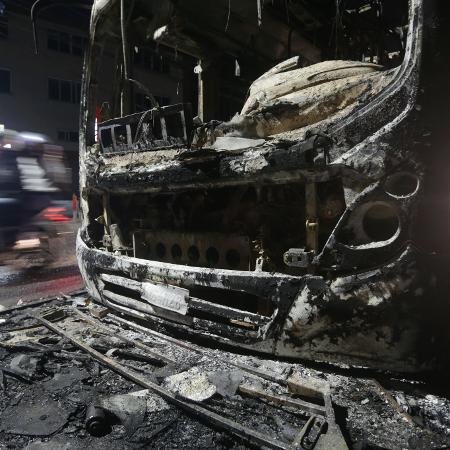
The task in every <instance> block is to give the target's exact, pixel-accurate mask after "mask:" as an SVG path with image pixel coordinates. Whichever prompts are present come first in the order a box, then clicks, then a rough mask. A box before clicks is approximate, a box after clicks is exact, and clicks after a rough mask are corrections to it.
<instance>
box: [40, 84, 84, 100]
mask: <svg viewBox="0 0 450 450" xmlns="http://www.w3.org/2000/svg"><path fill="white" fill-rule="evenodd" d="M48 98H49V99H50V100H59V101H61V102H66V103H80V100H81V83H77V82H75V81H67V80H57V79H56V78H49V79H48Z"/></svg>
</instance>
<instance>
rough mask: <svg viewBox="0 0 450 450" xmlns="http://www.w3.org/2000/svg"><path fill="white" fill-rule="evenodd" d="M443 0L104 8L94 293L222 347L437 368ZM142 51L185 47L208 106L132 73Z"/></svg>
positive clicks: (89, 80) (87, 87)
mask: <svg viewBox="0 0 450 450" xmlns="http://www.w3.org/2000/svg"><path fill="white" fill-rule="evenodd" d="M435 6H436V5H435V2H428V1H427V2H425V1H424V0H409V1H408V0H404V1H403V0H402V1H395V2H392V1H388V0H344V1H337V2H336V1H334V0H320V1H317V0H314V1H312V0H302V1H294V0H292V1H287V2H286V1H281V0H274V1H272V2H262V1H261V0H258V1H255V0H248V1H247V0H242V1H239V2H228V1H226V0H217V1H214V2H207V1H204V0H203V1H202V0H186V1H182V2H181V1H180V2H179V1H175V0H159V1H152V0H136V1H133V2H124V1H123V0H122V1H120V0H97V1H95V2H94V5H93V10H92V16H91V23H90V42H89V47H88V49H87V50H86V54H85V62H84V77H83V86H82V102H81V116H80V120H81V125H80V126H81V128H80V146H81V147H80V167H81V169H80V188H81V191H80V192H81V194H80V196H81V197H80V205H81V211H82V226H81V229H80V232H79V236H78V240H77V256H78V260H79V265H80V269H81V272H82V275H83V278H84V281H85V282H86V286H87V289H88V291H89V294H90V295H91V296H92V297H93V298H95V299H96V300H98V301H100V302H102V303H103V304H104V305H106V306H108V307H110V308H112V309H114V310H116V311H118V312H120V313H123V314H125V315H128V316H132V317H135V318H137V319H140V320H141V321H142V323H146V324H148V326H152V327H156V328H157V329H160V330H165V332H169V333H174V334H177V335H183V336H186V337H188V338H202V339H207V340H209V341H210V342H214V343H215V344H214V345H227V346H232V347H234V348H237V349H243V350H245V351H255V352H263V353H266V354H271V355H273V356H277V357H293V358H298V359H305V360H315V361H324V362H330V363H335V364H345V365H352V366H365V367H375V368H385V369H386V368H387V369H392V370H401V371H415V370H420V369H422V368H427V367H432V365H433V362H432V361H431V358H430V354H429V352H427V350H426V349H427V348H429V347H430V345H432V342H433V339H435V337H434V336H433V335H432V332H433V330H430V327H429V322H428V318H427V314H428V312H429V311H430V310H432V309H433V307H432V305H433V301H435V299H436V296H435V293H433V283H432V281H433V276H432V275H433V274H432V273H431V272H430V270H428V269H429V267H428V265H427V264H426V263H424V260H423V258H422V256H423V253H424V251H423V249H421V247H420V245H419V244H418V241H417V240H418V235H419V234H420V233H419V231H418V228H421V227H420V226H418V225H419V224H420V222H421V220H423V216H424V215H423V214H422V213H420V214H419V211H422V210H421V209H420V208H421V204H422V200H423V198H424V186H425V182H426V177H425V174H426V173H427V168H428V167H429V164H430V163H429V153H430V151H431V150H432V148H433V143H432V138H431V137H430V136H432V133H431V132H430V131H429V129H428V128H427V127H428V125H427V124H428V123H429V121H427V120H426V119H425V114H426V113H427V111H428V110H429V107H428V106H427V101H429V100H430V97H431V94H430V92H432V91H429V90H427V89H428V85H427V83H429V80H428V78H429V74H428V72H429V71H430V70H431V69H432V67H433V64H432V61H431V62H427V65H425V63H424V61H425V60H426V57H427V51H426V49H428V53H430V51H431V49H433V48H434V49H436V45H437V44H436V42H438V41H437V38H436V36H437V35H438V34H439V33H438V32H439V29H440V28H439V27H440V25H439V21H438V20H437V16H436V14H437V13H436V9H434V8H435ZM146 46H148V47H149V48H157V47H158V48H164V49H166V50H167V49H170V51H171V52H173V54H174V55H175V56H176V55H187V58H188V59H187V61H191V62H193V64H192V67H191V72H195V77H197V79H198V85H197V90H196V98H197V104H189V103H187V102H184V101H183V100H181V101H180V102H179V103H175V104H170V105H165V106H163V105H161V104H160V103H159V102H158V101H157V99H156V98H155V94H156V93H154V92H152V86H148V85H145V84H144V83H143V82H142V80H139V79H137V77H136V76H135V75H133V62H132V59H133V51H134V49H135V48H137V47H139V48H145V47H146ZM183 57H184V56H183ZM194 66H195V67H194ZM434 67H435V66H434ZM425 69H426V70H425ZM111 73H114V77H115V78H114V82H112V83H111V82H109V83H105V82H104V80H105V74H111ZM429 84H430V85H432V84H433V83H429ZM137 91H139V92H142V94H143V95H144V96H145V98H146V100H147V107H146V108H145V109H144V110H142V108H137V105H136V101H135V98H136V96H135V95H134V94H135V93H136V92H137ZM428 103H429V102H428ZM100 107H101V111H102V114H99V109H100ZM194 116H195V117H194ZM425 155H428V156H427V157H425ZM427 158H428V159H427Z"/></svg>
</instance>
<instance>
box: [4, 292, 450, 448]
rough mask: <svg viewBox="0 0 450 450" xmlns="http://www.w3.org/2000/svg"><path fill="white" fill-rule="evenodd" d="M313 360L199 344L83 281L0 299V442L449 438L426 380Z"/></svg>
mask: <svg viewBox="0 0 450 450" xmlns="http://www.w3.org/2000/svg"><path fill="white" fill-rule="evenodd" d="M313 366H314V364H312V365H311V364H310V365H307V364H302V363H292V362H287V361H276V360H270V359H267V358H261V357H258V356H256V355H253V356H252V355H239V354H234V353H231V352H229V351H226V350H225V349H219V348H209V347H204V346H202V347H201V346H199V345H198V344H196V343H195V342H192V341H189V340H187V339H180V337H178V338H174V337H173V336H172V337H171V336H168V335H166V334H162V333H160V332H159V331H157V327H155V328H142V326H140V325H138V324H137V323H136V322H134V321H133V320H132V319H130V318H129V317H126V316H123V315H120V314H117V313H115V312H114V311H111V310H108V309H107V308H104V307H103V306H101V305H98V304H94V303H93V302H92V301H91V300H89V299H88V298H87V296H86V295H85V293H83V292H80V293H78V294H77V295H75V296H73V297H71V298H70V297H67V296H65V297H64V296H63V297H60V298H59V299H54V300H51V301H48V302H46V303H45V304H42V303H41V304H35V305H34V306H28V307H21V309H17V308H16V309H12V310H3V312H0V449H2V450H3V449H16V448H17V449H19V448H20V449H22V448H25V449H27V450H53V449H67V450H69V449H74V450H75V449H77V450H78V449H89V450H91V449H105V450H106V449H138V448H154V449H174V448H192V449H197V448H202V449H203V448H205V449H206V448H208V449H209V448H214V449H215V448H218V449H226V448H236V449H238V448H239V449H244V448H249V449H250V448H273V449H279V450H288V449H291V448H295V449H308V450H313V449H317V450H328V449H330V450H344V449H346V448H347V447H348V448H355V449H360V450H361V449H392V450H397V449H399V450H400V449H411V450H412V449H417V450H419V449H420V450H422V449H444V448H448V446H449V445H450V403H449V401H448V400H447V399H446V398H445V397H444V396H442V393H438V392H436V385H432V384H429V383H428V382H427V381H426V380H423V379H417V378H413V377H408V378H406V377H399V376H395V375H394V374H388V373H373V372H369V371H364V370H362V369H360V370H354V369H353V370H352V369H349V368H343V367H341V368H338V367H331V366H324V365H322V366H320V367H319V366H318V365H316V366H315V367H313ZM319 391H320V392H321V393H322V394H323V400H324V401H323V402H322V401H321V400H320V398H318V397H317V396H316V394H317V392H319ZM313 398H315V400H313ZM327 398H328V399H330V401H329V402H328V401H327V400H326V399H327ZM327 405H328V406H327ZM212 414H214V420H211V418H212V417H213V416H212ZM311 418H313V420H314V421H315V422H310V420H311ZM308 423H314V424H315V425H316V424H318V426H316V427H313V428H308ZM321 424H322V425H324V426H322V425H321ZM239 427H240V428H239ZM302 430H303V431H305V434H304V435H302V434H301V432H302ZM245 432H246V433H247V436H246V437H245V438H244V437H243V436H242V434H245ZM305 436H306V437H307V439H305ZM258 439H263V440H266V443H267V445H263V444H262V443H261V442H259V443H258ZM344 439H345V441H344Z"/></svg>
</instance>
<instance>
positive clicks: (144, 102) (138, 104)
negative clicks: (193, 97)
mask: <svg viewBox="0 0 450 450" xmlns="http://www.w3.org/2000/svg"><path fill="white" fill-rule="evenodd" d="M155 100H156V101H157V102H158V104H159V106H167V105H170V98H169V97H164V96H159V95H155ZM134 102H135V108H136V112H141V111H146V110H147V109H151V107H152V103H151V101H150V99H149V98H148V97H147V96H146V95H145V94H142V93H141V92H136V94H135V96H134Z"/></svg>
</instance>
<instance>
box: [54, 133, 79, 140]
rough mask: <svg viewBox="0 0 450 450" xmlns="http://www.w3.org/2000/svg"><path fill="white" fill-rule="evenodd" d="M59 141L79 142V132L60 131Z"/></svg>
mask: <svg viewBox="0 0 450 450" xmlns="http://www.w3.org/2000/svg"><path fill="white" fill-rule="evenodd" d="M58 141H61V142H78V132H77V131H58Z"/></svg>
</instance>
